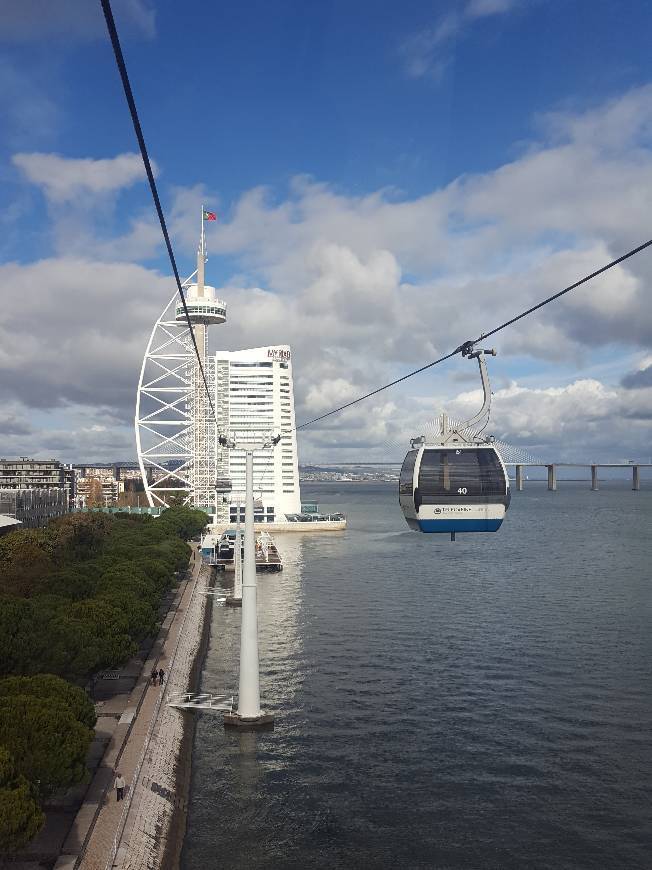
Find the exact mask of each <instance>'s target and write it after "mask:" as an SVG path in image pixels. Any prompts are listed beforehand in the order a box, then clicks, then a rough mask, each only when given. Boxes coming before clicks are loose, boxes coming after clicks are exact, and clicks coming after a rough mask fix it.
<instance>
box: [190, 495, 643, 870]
mask: <svg viewBox="0 0 652 870" xmlns="http://www.w3.org/2000/svg"><path fill="white" fill-rule="evenodd" d="M630 485H631V484H628V483H626V482H625V481H622V482H610V483H608V484H603V486H602V488H601V490H600V491H599V492H590V491H589V489H588V483H583V484H576V483H566V482H560V484H559V490H558V491H557V492H556V493H551V492H548V491H547V490H546V488H545V485H544V484H541V483H532V482H530V483H527V484H526V489H525V491H524V492H522V493H514V496H513V499H512V507H511V509H510V511H509V513H508V515H507V519H506V521H505V523H504V525H503V528H502V529H501V531H500V532H498V533H496V534H493V535H492V534H489V535H458V539H457V541H456V542H455V543H450V542H449V541H448V540H447V539H446V537H445V536H434V535H431V536H427V535H420V534H418V533H414V532H410V531H409V530H408V529H407V526H405V525H404V520H403V518H402V515H401V513H400V511H399V509H398V505H397V497H396V488H395V487H394V486H390V485H385V484H368V485H366V484H340V485H339V486H338V485H335V484H322V485H314V486H312V487H307V486H304V487H303V488H302V495H303V498H304V500H306V501H308V500H313V501H318V502H319V504H320V507H321V509H324V510H329V509H332V510H343V511H345V512H346V513H347V515H348V519H349V527H348V529H347V531H346V532H343V533H331V534H329V535H313V536H309V535H305V536H304V535H296V536H293V535H289V534H288V535H277V543H278V545H279V549H280V550H281V551H282V553H283V556H284V561H285V570H284V571H283V572H282V573H281V574H270V575H259V578H258V581H259V587H258V588H259V591H258V596H259V598H258V600H259V620H260V650H261V696H262V699H263V704H264V706H265V708H266V709H268V710H270V711H271V712H273V713H274V714H275V715H276V726H275V730H274V731H273V732H271V733H258V734H236V733H233V732H225V731H224V728H223V726H222V724H221V720H220V719H219V717H218V716H217V715H215V714H210V713H204V714H200V719H199V721H198V725H197V730H196V737H195V748H194V756H193V779H192V790H191V801H190V812H189V822H188V831H187V836H186V842H185V845H184V853H183V867H184V868H185V870H214V868H215V870H217V868H219V870H241V868H243V870H244V868H248V870H258V868H288V870H308V868H319V870H321V868H324V870H326V868H329V870H332V868H354V870H357V868H362V870H372V868H373V870H375V868H378V870H381V868H406V870H411V868H415V870H416V868H551V870H552V868H554V870H561V868H573V870H575V868H618V870H620V868H622V870H636V868H651V867H652V809H651V808H652V742H651V738H652V631H651V629H652V570H651V566H650V562H651V559H650V556H651V554H652V490H650V489H649V484H648V489H645V482H644V484H643V485H644V489H643V490H641V491H640V492H637V493H635V492H632V491H631V490H630V489H629V486H630ZM239 622H240V613H239V611H237V610H235V611H234V610H230V609H224V608H219V607H216V608H214V611H213V622H212V639H211V644H210V649H209V652H208V655H207V657H206V662H205V668H204V673H203V678H202V688H203V690H204V691H214V692H222V691H224V690H225V689H231V690H237V660H238V644H239Z"/></svg>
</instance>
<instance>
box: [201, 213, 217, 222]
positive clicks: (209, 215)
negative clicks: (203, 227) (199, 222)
mask: <svg viewBox="0 0 652 870" xmlns="http://www.w3.org/2000/svg"><path fill="white" fill-rule="evenodd" d="M204 220H205V221H216V220H217V215H216V214H215V212H214V211H204Z"/></svg>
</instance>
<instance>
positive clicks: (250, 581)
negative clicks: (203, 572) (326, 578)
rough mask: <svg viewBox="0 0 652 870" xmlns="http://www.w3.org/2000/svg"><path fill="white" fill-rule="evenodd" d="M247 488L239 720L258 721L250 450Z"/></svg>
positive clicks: (252, 488) (252, 497)
mask: <svg viewBox="0 0 652 870" xmlns="http://www.w3.org/2000/svg"><path fill="white" fill-rule="evenodd" d="M246 486H247V494H246V497H245V533H244V569H243V572H242V626H241V629H240V687H239V692H238V716H240V718H241V719H258V718H259V717H260V715H261V712H262V711H261V709H260V678H259V670H258V601H257V598H258V595H257V588H256V542H255V534H256V533H255V531H254V453H253V450H247V453H246Z"/></svg>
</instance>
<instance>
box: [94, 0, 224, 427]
mask: <svg viewBox="0 0 652 870" xmlns="http://www.w3.org/2000/svg"><path fill="white" fill-rule="evenodd" d="M100 2H101V4H102V10H103V12H104V18H105V19H106V26H107V29H108V31H109V38H110V40H111V46H112V47H113V54H114V55H115V61H116V64H117V66H118V71H119V73H120V79H121V80H122V87H123V88H124V92H125V97H126V98H127V105H128V106H129V112H130V114H131V120H132V123H133V125H134V132H135V133H136V139H137V140H138V147H139V148H140V156H141V157H142V159H143V164H144V166H145V173H146V174H147V180H148V182H149V189H150V191H151V193H152V199H153V200H154V205H155V207H156V213H157V215H158V219H159V223H160V224H161V232H162V233H163V238H164V239H165V246H166V248H167V252H168V257H169V258H170V264H171V265H172V271H173V272H174V279H175V281H176V283H177V290H178V291H179V296H180V297H181V304H182V305H183V313H184V315H185V317H186V321H187V323H188V328H189V330H190V337H191V339H192V345H193V347H194V349H195V355H196V357H197V363H198V365H199V371H200V372H201V376H202V380H203V382H204V387H205V389H206V395H207V397H208V403H209V405H210V409H211V414H212V415H213V421H214V423H215V426H216V427H217V428H218V429H219V426H218V423H217V416H216V414H215V406H214V404H213V397H212V396H211V391H210V389H209V387H208V381H207V380H206V372H205V371H204V366H203V363H202V360H201V356H200V353H199V348H198V347H197V339H196V338H195V332H194V330H193V327H192V321H191V320H190V313H189V311H188V306H187V305H186V297H185V296H184V293H183V288H182V286H181V278H180V277H179V270H178V269H177V261H176V258H175V256H174V251H173V250H172V243H171V242H170V236H169V233H168V228H167V224H166V222H165V215H164V214H163V209H162V207H161V200H160V199H159V195H158V189H157V187H156V181H155V180H154V173H153V172H152V164H151V163H150V159H149V154H148V152H147V145H146V144H145V137H144V136H143V130H142V127H141V125H140V118H139V117H138V109H137V108H136V102H135V100H134V95H133V93H132V90H131V84H130V83H129V76H128V74H127V67H126V64H125V60H124V56H123V54H122V48H121V47H120V40H119V38H118V31H117V29H116V26H115V21H114V18H113V11H112V9H111V2H110V0H100Z"/></svg>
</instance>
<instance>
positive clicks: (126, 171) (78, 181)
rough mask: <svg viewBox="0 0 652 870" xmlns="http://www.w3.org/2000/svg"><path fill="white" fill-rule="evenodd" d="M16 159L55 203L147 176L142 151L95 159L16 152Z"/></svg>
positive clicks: (105, 191)
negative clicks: (140, 152) (140, 153)
mask: <svg viewBox="0 0 652 870" xmlns="http://www.w3.org/2000/svg"><path fill="white" fill-rule="evenodd" d="M12 163H13V164H14V166H17V167H18V169H20V170H21V171H22V172H23V174H24V175H25V177H26V178H27V179H28V180H29V181H31V182H32V183H33V184H36V185H38V186H39V187H41V188H42V189H43V190H44V192H45V195H46V196H47V198H48V199H49V200H50V201H51V202H53V203H63V202H70V201H74V200H78V199H79V197H81V196H95V197H96V196H103V195H106V194H110V193H114V192H116V191H118V190H122V189H124V188H126V187H130V186H131V185H132V184H134V183H135V182H137V181H141V180H142V179H143V178H145V170H144V168H143V162H142V160H141V157H140V155H139V154H119V155H118V156H117V157H111V158H108V159H99V160H94V159H92V158H90V157H85V158H79V159H75V158H71V157H62V156H61V155H59V154H42V153H39V152H34V153H32V154H14V155H13V157H12Z"/></svg>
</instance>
